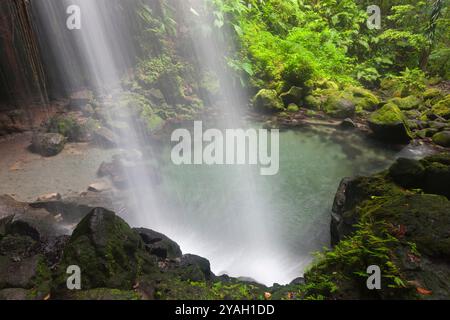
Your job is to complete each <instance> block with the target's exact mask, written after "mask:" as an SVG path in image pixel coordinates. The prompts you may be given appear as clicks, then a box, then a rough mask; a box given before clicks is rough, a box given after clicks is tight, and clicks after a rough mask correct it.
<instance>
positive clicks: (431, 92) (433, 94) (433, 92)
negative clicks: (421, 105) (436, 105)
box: [423, 88, 442, 100]
mask: <svg viewBox="0 0 450 320" xmlns="http://www.w3.org/2000/svg"><path fill="white" fill-rule="evenodd" d="M439 97H442V92H441V90H439V89H436V88H429V89H427V90H425V92H424V93H423V98H424V100H431V99H433V100H434V99H436V98H439Z"/></svg>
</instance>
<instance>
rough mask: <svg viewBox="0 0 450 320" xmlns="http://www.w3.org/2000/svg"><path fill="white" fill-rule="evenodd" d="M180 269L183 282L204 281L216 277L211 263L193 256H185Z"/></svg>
mask: <svg viewBox="0 0 450 320" xmlns="http://www.w3.org/2000/svg"><path fill="white" fill-rule="evenodd" d="M180 268H181V269H182V272H181V279H183V280H192V281H204V280H210V279H211V278H212V277H214V274H213V273H212V272H211V265H210V263H209V261H208V260H207V259H205V258H202V257H199V256H196V255H193V254H185V255H184V256H183V257H182V258H181V264H180Z"/></svg>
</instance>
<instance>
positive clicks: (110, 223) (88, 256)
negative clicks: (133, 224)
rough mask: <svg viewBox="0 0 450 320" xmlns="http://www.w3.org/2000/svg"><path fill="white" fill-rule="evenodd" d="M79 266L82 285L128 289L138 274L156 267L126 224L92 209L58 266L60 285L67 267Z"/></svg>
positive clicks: (139, 240) (78, 227)
mask: <svg viewBox="0 0 450 320" xmlns="http://www.w3.org/2000/svg"><path fill="white" fill-rule="evenodd" d="M69 265H78V266H80V267H81V268H82V274H83V277H82V288H83V289H92V288H99V287H107V288H115V289H124V290H128V289H130V288H131V287H132V285H133V284H134V281H135V279H136V278H137V277H138V275H139V274H141V273H145V272H150V273H151V272H153V271H154V270H156V261H154V259H152V258H151V257H150V256H148V255H147V253H146V251H145V249H144V244H143V242H142V240H141V238H140V237H139V235H138V234H137V233H136V232H134V231H133V230H132V229H131V228H130V227H129V226H128V224H126V223H125V221H123V220H122V219H120V218H119V217H117V216H115V215H114V213H112V212H109V211H107V210H104V209H95V210H94V211H93V212H91V213H90V214H89V215H87V216H86V217H85V218H84V219H83V220H82V221H81V222H80V223H79V224H78V226H77V228H76V229H75V230H74V232H73V234H72V236H71V238H70V240H69V242H68V244H67V245H66V247H65V249H64V255H63V258H62V262H61V264H60V268H59V274H60V276H59V280H58V284H59V285H60V287H62V288H64V287H65V279H66V274H65V271H66V268H67V266H69Z"/></svg>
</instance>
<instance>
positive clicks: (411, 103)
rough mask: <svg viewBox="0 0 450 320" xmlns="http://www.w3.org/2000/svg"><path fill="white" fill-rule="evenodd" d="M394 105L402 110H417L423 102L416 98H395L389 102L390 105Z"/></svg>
mask: <svg viewBox="0 0 450 320" xmlns="http://www.w3.org/2000/svg"><path fill="white" fill-rule="evenodd" d="M390 102H391V103H394V104H395V105H397V106H398V107H399V108H400V110H411V109H416V108H418V107H419V106H420V104H421V103H422V100H421V99H419V98H418V97H416V96H407V97H405V98H398V97H397V98H393V99H391V100H389V101H388V103H390Z"/></svg>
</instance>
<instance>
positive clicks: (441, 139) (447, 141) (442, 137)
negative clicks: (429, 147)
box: [433, 131, 450, 148]
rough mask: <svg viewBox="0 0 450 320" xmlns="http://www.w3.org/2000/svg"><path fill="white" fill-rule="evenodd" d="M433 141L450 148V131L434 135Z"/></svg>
mask: <svg viewBox="0 0 450 320" xmlns="http://www.w3.org/2000/svg"><path fill="white" fill-rule="evenodd" d="M433 142H434V143H436V144H437V145H440V146H442V147H447V148H450V131H442V132H438V133H436V134H435V135H433Z"/></svg>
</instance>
